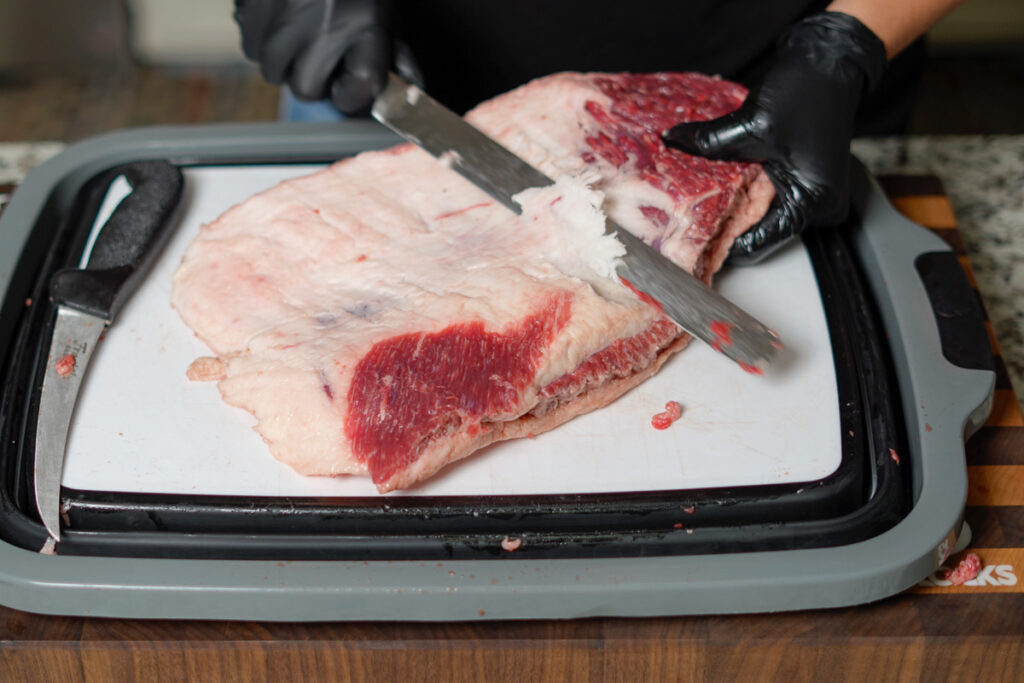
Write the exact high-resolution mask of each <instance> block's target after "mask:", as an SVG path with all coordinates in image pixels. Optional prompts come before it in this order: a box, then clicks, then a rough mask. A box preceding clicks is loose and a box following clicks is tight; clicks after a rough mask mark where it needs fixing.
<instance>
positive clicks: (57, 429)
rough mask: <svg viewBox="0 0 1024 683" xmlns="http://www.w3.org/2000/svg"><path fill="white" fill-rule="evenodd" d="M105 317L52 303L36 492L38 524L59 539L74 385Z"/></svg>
mask: <svg viewBox="0 0 1024 683" xmlns="http://www.w3.org/2000/svg"><path fill="white" fill-rule="evenodd" d="M105 326H106V323H105V321H104V320H103V319H102V318H99V317H97V316H94V315H90V314H88V313H82V312H81V311H78V310H75V309H73V308H68V307H66V306H60V307H58V309H57V320H56V322H55V323H54V325H53V339H52V340H51V342H50V353H49V355H48V356H47V359H46V372H45V373H44V375H43V386H42V389H41V392H40V396H39V417H38V418H37V419H36V452H35V463H34V468H35V477H34V479H35V493H36V508H37V509H38V510H39V516H40V517H41V518H42V521H43V526H45V527H46V530H47V531H49V532H50V535H51V536H53V538H54V540H58V541H59V540H60V482H61V475H62V473H63V470H64V452H65V447H66V445H67V437H68V428H69V427H70V425H71V415H72V414H73V413H74V410H75V401H76V400H77V398H78V389H79V387H80V386H81V383H82V377H83V376H84V375H85V370H86V368H87V367H88V365H89V359H90V358H91V357H92V352H93V350H94V349H95V347H96V342H97V341H98V340H99V338H100V335H101V334H103V330H104V328H105Z"/></svg>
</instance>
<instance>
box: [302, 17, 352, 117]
mask: <svg viewBox="0 0 1024 683" xmlns="http://www.w3.org/2000/svg"><path fill="white" fill-rule="evenodd" d="M357 32H358V29H357V28H348V27H343V28H342V29H341V30H337V31H332V32H330V33H323V34H320V35H319V36H317V37H316V39H315V40H314V41H313V42H312V43H310V44H309V46H308V47H306V48H305V49H304V50H303V51H302V52H300V53H299V54H298V55H297V56H296V58H295V60H294V62H293V63H292V69H291V73H290V74H289V75H288V85H289V86H291V89H292V92H293V93H295V96H296V97H298V98H300V99H303V100H322V99H324V98H325V97H327V96H328V94H329V93H330V90H331V80H332V75H333V74H335V73H336V72H337V71H338V70H339V68H340V66H341V64H342V60H343V59H348V58H349V57H348V56H347V55H349V54H351V53H352V50H353V46H352V42H353V40H355V38H356V35H357Z"/></svg>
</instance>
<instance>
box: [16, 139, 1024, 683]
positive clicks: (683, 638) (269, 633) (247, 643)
mask: <svg viewBox="0 0 1024 683" xmlns="http://www.w3.org/2000/svg"><path fill="white" fill-rule="evenodd" d="M869 151H871V150H869ZM883 156H884V150H883ZM878 164H880V165H881V166H878V165H875V166H874V167H876V168H877V167H882V168H884V161H879V162H878ZM869 165H872V164H871V162H870V161H869ZM881 180H882V184H883V186H884V187H885V189H886V192H887V193H888V194H889V196H890V198H891V199H892V200H893V203H894V204H895V205H896V207H897V208H899V209H900V210H901V211H902V212H904V213H905V214H906V215H907V216H908V217H910V218H911V219H912V220H914V221H917V222H919V223H921V224H923V225H925V226H927V227H929V228H931V229H932V230H934V231H935V233H936V234H938V235H939V236H940V237H942V238H943V239H944V240H945V241H946V242H948V243H949V244H950V245H952V247H953V248H954V250H956V252H957V254H958V255H959V257H960V260H961V263H962V264H963V265H964V266H965V268H966V269H967V270H968V274H969V276H971V277H972V279H973V277H974V273H972V272H971V263H970V261H969V257H968V253H967V251H966V250H965V240H964V239H962V235H961V233H960V231H958V229H957V226H956V222H955V220H954V215H955V212H954V207H953V206H951V204H950V201H949V200H948V198H947V196H946V195H945V192H944V189H943V184H942V182H940V180H939V179H938V178H937V177H935V176H933V175H884V176H882V178H881ZM10 189H11V186H10V185H8V186H7V187H6V188H0V194H3V193H4V192H9V191H10ZM1017 191H1018V192H1020V191H1021V190H1020V189H1019V188H1018V190H1017ZM1019 258H1020V257H1018V259H1019ZM1018 262H1019V261H1018ZM983 293H984V292H983ZM992 344H993V348H994V349H995V353H996V366H997V382H996V392H995V407H994V409H993V412H992V414H991V416H990V418H989V419H988V422H987V424H986V425H985V426H984V427H983V428H982V429H981V430H980V431H979V432H978V433H977V434H976V435H975V436H974V437H973V438H972V439H971V440H970V441H969V442H968V444H967V459H968V478H969V493H968V500H967V511H966V520H967V523H968V525H969V527H970V530H971V541H970V545H969V547H968V548H967V549H966V550H964V551H962V552H961V553H959V554H957V555H954V556H952V557H951V558H950V559H949V561H948V562H947V564H948V565H949V566H951V567H952V566H955V564H956V563H957V562H958V561H959V560H960V559H961V558H962V557H963V556H964V555H965V554H966V553H967V552H974V553H976V554H977V555H978V556H979V557H980V558H981V561H982V568H981V570H980V572H979V574H978V577H977V578H976V579H974V580H973V581H970V582H968V584H966V585H961V586H953V585H949V582H948V581H944V580H942V579H941V572H939V573H937V575H936V576H934V577H932V578H931V579H926V580H925V581H924V582H922V583H921V584H920V585H918V586H916V587H914V588H912V589H910V590H908V591H906V592H905V593H903V594H900V595H897V596H895V597H892V598H889V599H886V600H882V601H881V602H879V603H877V604H871V605H862V606H858V607H851V608H843V609H832V610H821V611H806V612H793V613H779V614H757V615H741V616H704V617H684V618H657V619H621V618H600V619H582V620H574V621H520V622H482V623H444V624H432V623H372V624H371V623H324V624H317V623H304V624H289V623H244V622H185V621H148V620H114V619H90V618H77V617H75V618H69V617H51V616H38V615H34V614H28V613H24V612H19V611H15V610H11V609H6V608H0V681H30V680H49V681H119V680H144V681H178V680H188V681H246V682H247V683H249V682H254V681H319V680H353V679H355V680H360V679H370V680H375V681H391V680H398V681H414V680H446V681H463V680H465V681H471V680H472V681H478V680H487V681H497V680H512V679H514V680H523V681H533V680H551V681H576V680H579V681H592V680H602V679H607V680H630V681H633V680H693V679H697V680H736V681H743V680H765V679H771V680H816V681H830V680H857V681H871V680H923V681H935V680H986V681H988V680H992V681H995V680H1022V677H1024V418H1022V415H1021V411H1020V407H1019V404H1018V401H1017V398H1016V396H1015V394H1014V391H1013V388H1012V386H1011V379H1010V375H1009V374H1008V372H1007V363H1006V362H1005V361H1004V359H1003V357H1002V355H1001V353H1000V349H999V346H998V344H997V340H996V335H992ZM139 599H141V600H144V599H145V597H144V596H140V598H139Z"/></svg>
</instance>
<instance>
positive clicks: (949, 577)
mask: <svg viewBox="0 0 1024 683" xmlns="http://www.w3.org/2000/svg"><path fill="white" fill-rule="evenodd" d="M979 571H981V558H980V557H978V555H977V554H976V553H968V554H967V557H965V558H964V559H962V560H960V563H959V564H958V565H957V566H956V568H955V569H950V570H947V571H946V573H945V574H944V575H943V577H942V578H943V579H945V580H946V581H949V582H950V583H951V584H953V585H954V586H962V585H963V584H964V583H966V582H968V581H970V580H971V579H976V578H977V577H978V572H979Z"/></svg>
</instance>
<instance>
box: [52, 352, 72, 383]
mask: <svg viewBox="0 0 1024 683" xmlns="http://www.w3.org/2000/svg"><path fill="white" fill-rule="evenodd" d="M53 369H54V370H56V371H57V374H58V375H60V376H61V377H67V376H68V375H70V374H71V373H72V372H74V371H75V356H74V354H70V353H69V354H68V355H66V356H63V357H61V358H58V359H57V361H56V362H55V363H54V364H53Z"/></svg>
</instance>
